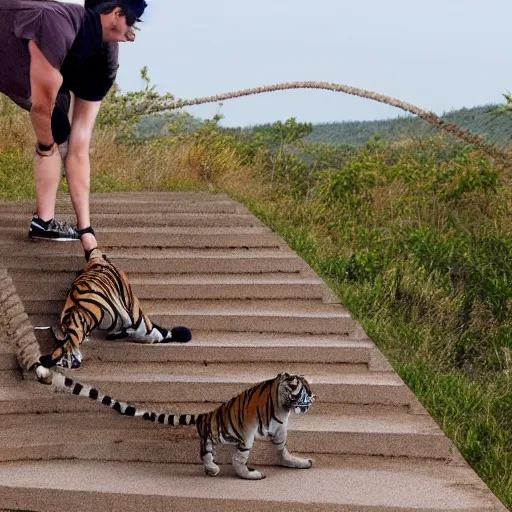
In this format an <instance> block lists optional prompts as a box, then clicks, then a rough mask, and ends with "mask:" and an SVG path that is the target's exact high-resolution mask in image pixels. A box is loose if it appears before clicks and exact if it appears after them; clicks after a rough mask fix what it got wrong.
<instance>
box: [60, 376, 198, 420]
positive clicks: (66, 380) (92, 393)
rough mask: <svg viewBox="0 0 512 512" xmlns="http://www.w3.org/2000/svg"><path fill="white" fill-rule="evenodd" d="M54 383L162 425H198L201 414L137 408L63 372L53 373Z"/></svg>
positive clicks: (124, 414)
mask: <svg viewBox="0 0 512 512" xmlns="http://www.w3.org/2000/svg"><path fill="white" fill-rule="evenodd" d="M52 384H53V385H54V386H55V387H57V388H59V389H62V390H64V391H67V392H68V393H71V394H73V395H76V396H85V397H87V398H90V399H91V400H94V401H95V402H99V403H101V404H102V405H105V406H107V407H108V408H110V409H113V410H114V411H116V412H118V413H119V414H121V415H122V416H132V417H138V418H142V419H144V420H147V421H152V422H153V423H160V424H162V425H170V426H172V427H178V426H182V425H196V424H197V421H198V419H199V417H200V416H201V415H200V414H197V415H195V414H172V413H163V412H151V411H145V410H142V409H137V408H136V407H135V406H134V405H131V404H128V403H126V402H120V401H119V400H115V399H114V398H112V397H110V396H108V395H103V394H101V393H100V392H99V391H98V390H97V389H96V388H93V387H91V386H87V385H85V384H82V383H80V382H77V381H75V380H73V379H71V378H70V377H66V376H65V375H62V374H61V373H53V376H52Z"/></svg>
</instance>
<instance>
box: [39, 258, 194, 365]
mask: <svg viewBox="0 0 512 512" xmlns="http://www.w3.org/2000/svg"><path fill="white" fill-rule="evenodd" d="M94 329H100V330H105V331H107V332H108V334H107V336H106V338H107V340H117V339H122V338H130V339H131V340H134V341H137V342H141V343H170V342H176V343H187V342H188V341H190V340H191V339H192V334H191V332H190V330H189V329H188V328H186V327H174V328H173V329H170V330H168V329H164V328H162V327H159V326H158V325H156V324H154V323H152V322H151V320H150V318H149V317H148V315H147V314H146V313H144V312H143V311H142V309H141V307H140V304H139V300H138V299H137V297H136V296H135V294H134V293H133V290H132V287H131V285H130V282H129V281H128V278H127V277H126V275H125V274H124V272H123V271H122V270H120V269H119V268H118V267H116V266H115V265H114V264H113V263H111V262H110V261H109V260H108V259H107V257H106V256H105V255H104V254H103V253H102V251H101V250H99V249H98V248H96V249H94V250H93V251H92V252H91V253H90V256H89V259H88V261H87V264H86V266H85V268H84V270H83V272H82V273H81V274H80V275H79V276H78V277H77V278H76V279H75V280H74V281H73V284H72V285H71V289H70V291H69V293H68V295H67V299H66V303H65V305H64V308H63V309H62V313H61V315H60V323H59V324H57V325H54V326H50V327H37V328H36V330H50V332H51V334H52V337H53V339H54V341H55V342H56V344H57V347H56V348H55V350H53V352H51V353H50V354H46V355H43V356H41V357H40V358H39V363H40V364H41V365H42V366H44V367H46V368H51V367H53V366H60V367H63V368H79V367H80V366H81V363H82V354H81V351H80V345H81V344H82V342H83V341H84V340H85V339H86V337H87V336H88V335H89V334H90V333H91V331H93V330H94Z"/></svg>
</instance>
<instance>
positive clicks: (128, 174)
mask: <svg viewBox="0 0 512 512" xmlns="http://www.w3.org/2000/svg"><path fill="white" fill-rule="evenodd" d="M151 91H152V89H151V88H148V89H146V91H145V92H143V93H141V94H142V95H144V94H149V93H151V94H153V95H154V91H153V92H151ZM150 99H151V101H153V102H154V101H157V102H158V101H159V97H158V96H157V95H154V96H153V97H152V98H150ZM139 100H140V97H133V98H126V97H120V96H119V93H118V92H115V91H114V92H113V93H112V95H111V96H110V97H109V99H108V100H107V103H106V105H105V107H104V110H103V112H105V113H108V116H106V117H103V121H102V123H103V126H102V127H100V128H99V129H98V130H97V132H96V138H95V142H94V154H93V167H94V169H93V179H92V182H93V188H94V190H102V191H107V190H119V189H121V190H127V189H149V190H168V189H175V188H204V189H209V190H222V191H227V192H228V193H229V194H231V195H232V196H234V197H236V198H237V199H238V200H240V201H242V202H244V203H245V204H247V205H248V206H249V207H250V208H251V210H252V211H253V212H254V213H255V214H256V215H258V216H259V217H260V218H262V219H263V221H264V222H265V223H267V224H268V225H270V226H271V227H273V228H274V229H275V230H276V231H277V232H279V233H280V234H281V235H282V236H283V238H284V239H285V240H287V242H288V243H289V245H290V246H291V247H292V248H293V249H294V250H296V251H297V252H298V253H299V254H300V255H301V256H302V257H303V258H304V259H306V260H307V261H308V262H309V263H310V265H311V266H312V267H313V268H315V270H316V271H317V272H318V273H319V274H320V275H322V276H323V277H324V278H325V279H326V280H327V281H328V282H329V283H330V284H331V286H332V288H333V290H335V292H336V293H337V294H338V295H339V296H340V298H341V300H342V302H343V303H344V304H345V305H346V306H347V308H348V309H349V310H350V311H351V312H352V314H353V315H354V316H355V317H356V318H357V319H358V321H359V322H360V323H361V324H362V326H363V327H364V328H365V330H366V331H367V333H368V334H369V336H370V337H371V338H372V339H373V340H374V341H375V342H376V343H377V344H378V345H379V347H380V348H381V349H382V351H383V352H384V353H385V354H386V356H387V357H388V358H389V360H390V361H391V363H392V364H393V366H394V367H395V369H396V370H397V372H398V373H399V374H400V376H401V377H402V378H403V379H404V380H405V382H406V383H407V384H408V385H409V386H410V387H411V388H412V389H413V391H414V392H415V393H416V394H417V396H418V397H419V399H420V400H421V401H422V403H423V404H424V406H425V407H426V408H427V409H428V411H429V412H430V413H431V414H432V415H433V417H434V418H435V419H436V420H437V421H438V423H439V424H440V425H441V427H442V428H443V429H444V431H445V432H446V434H447V435H448V436H450V437H451V438H452V439H453V440H454V442H455V443H456V445H457V447H458V448H459V450H460V451H461V453H462V454H463V456H464V457H465V458H466V460H467V461H468V462H469V463H470V464H471V465H472V467H473V468H474V469H475V470H476V471H477V473H478V474H479V475H480V476H481V478H482V479H483V480H484V481H485V482H486V483H487V485H489V487H490V488H491V489H492V490H493V491H494V492H495V493H496V495H497V496H498V497H499V498H500V499H501V500H502V501H503V503H504V504H505V505H506V506H508V507H509V508H510V507H512V393H511V374H510V372H511V364H512V363H511V357H512V356H511V351H512V282H511V281H512V238H511V235H512V190H511V187H510V179H511V173H510V169H508V168H504V167H502V166H500V165H498V164H496V163H495V162H494V161H492V160H491V159H489V158H488V157H486V156H484V155H483V154H482V153H480V152H479V151H478V150H477V149H476V148H475V147H473V146H467V145H464V144H462V143H460V142H457V141H456V140H454V139H452V138H451V137H445V136H440V135H439V134H429V136H428V137H419V136H418V137H414V138H408V139H407V138H405V137H404V138H403V140H402V139H400V140H399V141H398V142H390V141H388V140H386V137H383V138H378V137H377V138H375V137H370V138H368V137H366V138H364V137H361V139H360V140H359V141H358V144H360V143H364V144H363V145H362V146H354V145H346V144H345V145H331V144H326V143H319V142H310V140H309V139H310V138H311V137H312V135H314V133H315V131H314V129H313V132H312V133H311V129H312V127H311V126H310V125H308V124H302V123H298V122H297V121H296V120H295V119H290V120H288V121H286V122H285V123H276V124H275V125H272V126H266V127H258V128H254V129H253V130H250V131H249V130H223V129H220V128H219V127H218V118H215V119H214V120H211V121H208V122H206V123H200V125H199V126H198V128H197V129H196V130H195V131H193V132H191V131H190V130H189V129H182V127H181V126H180V122H181V117H180V116H178V117H177V118H170V123H167V129H166V130H167V131H166V132H165V133H160V134H159V135H158V136H156V137H152V138H149V139H146V138H143V139H141V138H137V137H136V136H135V135H134V133H136V132H134V126H137V123H139V121H140V118H139V116H138V115H132V114H130V115H127V116H124V115H123V114H124V109H125V108H127V107H126V105H127V104H129V103H130V102H139ZM473 110H474V109H473ZM468 112H469V111H468ZM142 113H143V112H142ZM109 116H110V117H109ZM172 119H174V121H176V122H174V121H173V120H172ZM494 119H496V122H498V120H500V119H501V118H494ZM168 121H169V120H168ZM405 121H406V122H407V123H409V122H412V121H413V120H409V119H407V120H405ZM493 122H494V121H493ZM499 122H502V121H499ZM503 122H504V121H503ZM507 122H510V120H508V119H507ZM418 123H419V122H418ZM491 124H492V123H491ZM466 127H468V126H467V125H466ZM468 128H471V127H468ZM0 129H1V130H2V133H11V132H12V133H14V134H18V139H16V137H14V136H13V137H12V138H10V137H9V136H7V137H5V138H4V139H3V140H2V142H1V143H0V180H1V181H0V183H1V184H2V188H1V190H0V198H9V199H14V198H22V197H30V196H31V195H32V194H33V188H32V187H33V185H32V182H31V179H29V178H28V177H27V174H28V172H29V171H27V169H28V170H29V169H30V159H31V152H32V150H31V144H32V143H31V142H30V141H29V140H26V139H21V140H22V144H21V146H20V143H19V140H20V139H19V136H20V134H23V133H25V134H26V133H30V130H29V128H28V121H27V118H26V116H25V114H23V113H19V112H18V111H13V110H8V109H5V108H4V109H2V106H1V105H0ZM379 131H380V132H381V133H383V130H379ZM498 131H499V130H498ZM139 133H140V132H139ZM489 133H490V129H489ZM497 133H498V132H497ZM168 134H171V136H169V135H168ZM25 137H27V136H26V135H25ZM343 140H344V141H345V142H346V140H347V139H343ZM500 140H501V139H500ZM338 142H340V141H338ZM20 147H21V149H20ZM20 172H21V173H23V174H20ZM20 176H22V177H23V179H21V180H20Z"/></svg>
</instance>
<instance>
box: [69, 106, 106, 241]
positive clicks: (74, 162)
mask: <svg viewBox="0 0 512 512" xmlns="http://www.w3.org/2000/svg"><path fill="white" fill-rule="evenodd" d="M100 105H101V103H100V102H99V101H97V102H91V101H85V100H82V99H80V98H76V99H75V103H74V108H73V122H72V124H71V136H70V139H69V149H68V154H67V156H66V174H67V178H68V184H69V192H70V195H71V201H72V202H73V208H74V209H75V213H76V219H77V223H78V229H83V228H86V227H88V226H90V225H91V219H90V211H89V191H90V184H91V163H90V159H89V148H90V145H91V138H92V130H93V128H94V122H95V121H96V116H97V115H98V112H99V109H100ZM82 246H83V248H84V250H85V251H90V250H91V249H93V248H94V247H96V246H97V242H96V238H95V237H94V235H91V234H86V235H84V236H83V237H82Z"/></svg>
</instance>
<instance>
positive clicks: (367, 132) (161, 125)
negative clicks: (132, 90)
mask: <svg viewBox="0 0 512 512" xmlns="http://www.w3.org/2000/svg"><path fill="white" fill-rule="evenodd" d="M496 106H497V105H483V106H480V107H473V108H463V109H460V110H454V111H453V112H449V113H447V114H445V115H443V116H441V117H442V118H443V119H446V120H447V121H450V122H452V123H455V124H457V125H459V126H461V127H462V128H464V129H466V130H468V131H470V132H471V133H475V134H477V135H481V136H483V137H484V138H486V139H487V140H489V141H490V142H493V143H494V144H498V145H500V146H503V147H508V146H511V145H512V116H508V115H501V116H492V115H490V114H489V113H488V112H489V111H490V110H492V109H493V108H495V107H496ZM204 123H205V121H204V120H203V119H199V118H197V117H194V116H192V115H190V114H188V113H186V112H183V111H178V112H169V113H166V114H158V115H151V116H145V117H143V118H142V119H141V121H140V123H139V124H138V125H137V127H136V132H137V135H139V136H140V137H154V136H169V135H173V133H176V132H181V133H183V132H186V133H191V132H194V131H196V130H198V129H199V128H200V127H201V126H203V125H204ZM270 126H271V125H270V124H266V125H257V126H250V127H244V128H220V129H221V130H223V131H225V132H227V133H252V132H254V131H258V130H265V129H266V128H268V127H270ZM438 133H439V130H438V129H437V128H434V127H433V126H431V125H429V124H428V123H427V122H426V121H423V119H420V118H417V117H412V116H407V117H398V118H396V119H387V120H383V121H344V122H339V123H321V124H314V125H313V132H312V133H311V135H309V137H307V139H306V140H308V141H310V142H323V143H330V144H349V145H361V144H365V143H366V142H367V141H368V140H369V139H371V138H372V137H374V136H375V135H377V134H379V135H380V136H381V137H382V139H383V140H386V141H400V140H406V139H410V138H424V137H428V136H432V135H435V134H438Z"/></svg>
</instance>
